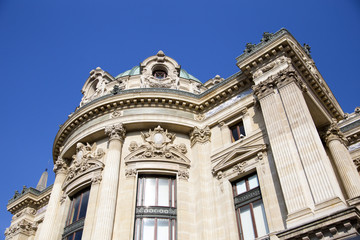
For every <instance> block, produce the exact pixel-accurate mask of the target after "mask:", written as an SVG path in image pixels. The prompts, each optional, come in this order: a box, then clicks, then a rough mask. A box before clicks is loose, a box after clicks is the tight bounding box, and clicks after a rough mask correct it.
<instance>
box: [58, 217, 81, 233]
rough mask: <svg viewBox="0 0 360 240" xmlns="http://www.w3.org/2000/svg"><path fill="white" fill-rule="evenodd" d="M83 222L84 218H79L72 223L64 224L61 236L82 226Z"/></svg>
mask: <svg viewBox="0 0 360 240" xmlns="http://www.w3.org/2000/svg"><path fill="white" fill-rule="evenodd" d="M84 222H85V218H82V219H79V220H78V221H76V222H73V223H72V224H70V225H68V226H66V227H65V228H64V233H63V237H65V236H66V235H68V234H69V233H71V232H76V230H78V229H80V228H82V227H83V226H84Z"/></svg>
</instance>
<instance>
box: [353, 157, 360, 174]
mask: <svg viewBox="0 0 360 240" xmlns="http://www.w3.org/2000/svg"><path fill="white" fill-rule="evenodd" d="M353 161H354V164H355V166H356V169H357V170H358V172H360V157H358V158H355V159H354V160H353Z"/></svg>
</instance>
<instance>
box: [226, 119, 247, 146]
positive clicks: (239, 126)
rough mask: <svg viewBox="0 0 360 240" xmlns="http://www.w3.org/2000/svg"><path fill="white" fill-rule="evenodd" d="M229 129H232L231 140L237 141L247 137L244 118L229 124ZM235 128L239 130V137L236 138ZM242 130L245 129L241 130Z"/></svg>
mask: <svg viewBox="0 0 360 240" xmlns="http://www.w3.org/2000/svg"><path fill="white" fill-rule="evenodd" d="M229 130H230V137H231V142H236V141H238V140H240V139H242V138H244V137H246V131H245V126H244V121H243V119H242V118H241V119H240V120H239V121H236V122H235V123H233V124H231V125H229ZM233 130H236V131H237V135H238V138H237V139H236V138H235V136H234V134H233ZM241 130H243V131H241Z"/></svg>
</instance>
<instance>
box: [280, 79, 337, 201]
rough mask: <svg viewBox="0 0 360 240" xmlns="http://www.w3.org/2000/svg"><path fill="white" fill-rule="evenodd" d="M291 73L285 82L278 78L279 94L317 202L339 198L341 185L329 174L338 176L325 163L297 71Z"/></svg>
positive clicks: (323, 153) (325, 159) (324, 153)
mask: <svg viewBox="0 0 360 240" xmlns="http://www.w3.org/2000/svg"><path fill="white" fill-rule="evenodd" d="M289 74H291V75H290V76H285V77H286V78H285V79H284V80H283V81H279V86H278V87H279V93H280V96H281V100H282V104H283V105H284V108H285V112H286V116H287V119H288V122H289V124H290V128H291V131H292V134H293V137H294V140H295V143H296V147H297V150H298V152H299V155H300V159H301V162H302V165H303V167H304V170H305V174H306V177H307V179H308V182H309V186H310V189H311V193H312V195H313V198H314V201H315V204H320V203H322V202H325V201H328V200H330V199H335V198H337V197H338V196H337V194H336V192H338V193H339V192H340V191H339V186H338V185H337V184H336V185H335V184H332V183H331V181H330V177H332V178H334V179H335V176H334V173H333V171H331V170H330V169H327V168H326V166H325V161H328V158H327V155H326V152H325V149H324V146H323V145H322V143H321V139H320V136H319V134H318V132H317V129H316V126H315V124H314V121H313V120H312V117H311V114H310V111H309V109H308V107H307V105H306V102H305V99H304V96H303V94H302V91H301V90H300V88H299V84H298V83H297V82H296V76H294V75H295V73H294V72H289ZM280 83H281V84H280ZM335 189H336V190H337V191H336V192H335ZM339 200H340V199H339Z"/></svg>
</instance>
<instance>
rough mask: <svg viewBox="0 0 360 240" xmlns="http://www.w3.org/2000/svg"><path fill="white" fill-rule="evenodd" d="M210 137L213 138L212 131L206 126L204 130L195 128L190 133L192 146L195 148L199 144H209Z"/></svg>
mask: <svg viewBox="0 0 360 240" xmlns="http://www.w3.org/2000/svg"><path fill="white" fill-rule="evenodd" d="M210 137H211V131H210V128H209V126H206V127H205V128H203V129H201V128H198V127H194V130H193V131H192V132H191V133H190V141H191V146H193V145H194V144H195V143H197V142H200V143H205V142H208V141H210Z"/></svg>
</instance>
